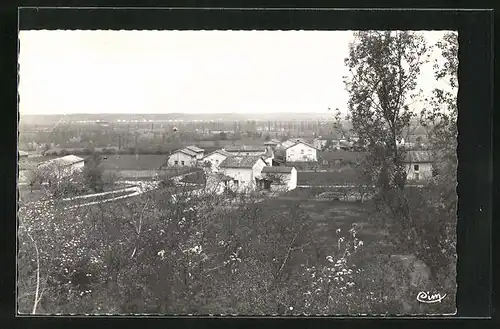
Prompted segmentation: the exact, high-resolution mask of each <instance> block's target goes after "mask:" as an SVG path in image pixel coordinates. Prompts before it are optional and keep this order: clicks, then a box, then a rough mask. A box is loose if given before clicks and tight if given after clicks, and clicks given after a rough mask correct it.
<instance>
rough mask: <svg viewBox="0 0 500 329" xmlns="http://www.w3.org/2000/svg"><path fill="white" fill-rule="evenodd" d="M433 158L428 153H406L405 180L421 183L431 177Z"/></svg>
mask: <svg viewBox="0 0 500 329" xmlns="http://www.w3.org/2000/svg"><path fill="white" fill-rule="evenodd" d="M433 163H434V157H433V155H432V153H431V152H429V151H408V152H407V153H406V155H405V158H404V164H405V167H406V175H407V176H406V178H407V179H408V180H409V181H421V180H425V179H429V178H430V177H432V168H433Z"/></svg>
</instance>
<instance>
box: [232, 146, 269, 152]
mask: <svg viewBox="0 0 500 329" xmlns="http://www.w3.org/2000/svg"><path fill="white" fill-rule="evenodd" d="M224 150H225V151H227V152H265V151H266V147H265V146H247V145H228V146H226V147H225V148H224Z"/></svg>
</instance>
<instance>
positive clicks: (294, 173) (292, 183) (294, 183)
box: [288, 168, 297, 191]
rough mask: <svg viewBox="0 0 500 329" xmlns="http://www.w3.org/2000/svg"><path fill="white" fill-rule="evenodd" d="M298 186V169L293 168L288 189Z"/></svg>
mask: <svg viewBox="0 0 500 329" xmlns="http://www.w3.org/2000/svg"><path fill="white" fill-rule="evenodd" d="M296 188H297V169H295V168H292V172H291V173H290V179H289V181H288V190H289V191H291V190H295V189H296Z"/></svg>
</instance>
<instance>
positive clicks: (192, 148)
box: [184, 145, 205, 160]
mask: <svg viewBox="0 0 500 329" xmlns="http://www.w3.org/2000/svg"><path fill="white" fill-rule="evenodd" d="M184 149H186V150H190V151H192V152H194V153H196V160H201V159H203V156H204V154H205V150H204V149H201V148H199V147H196V146H193V145H191V146H186V147H184Z"/></svg>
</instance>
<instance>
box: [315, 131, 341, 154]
mask: <svg viewBox="0 0 500 329" xmlns="http://www.w3.org/2000/svg"><path fill="white" fill-rule="evenodd" d="M328 141H331V143H332V149H335V150H340V142H345V141H346V139H345V137H344V136H343V135H339V134H334V133H332V134H329V135H324V136H318V137H317V138H315V139H314V140H313V142H312V145H313V146H314V147H316V148H317V149H319V150H322V149H323V148H324V147H325V145H326V144H327V143H328Z"/></svg>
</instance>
